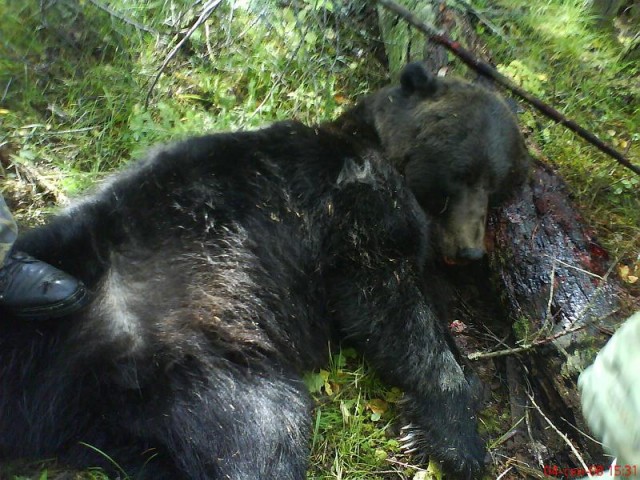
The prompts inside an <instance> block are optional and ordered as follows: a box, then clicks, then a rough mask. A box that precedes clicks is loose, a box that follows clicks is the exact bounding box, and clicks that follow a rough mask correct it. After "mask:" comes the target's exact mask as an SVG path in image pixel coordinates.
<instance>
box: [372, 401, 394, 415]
mask: <svg viewBox="0 0 640 480" xmlns="http://www.w3.org/2000/svg"><path fill="white" fill-rule="evenodd" d="M367 408H368V409H369V410H371V411H372V412H373V413H378V414H380V415H382V414H383V413H384V412H386V411H387V410H388V409H389V404H388V403H387V402H385V401H384V400H382V399H381V398H373V399H371V400H369V402H367Z"/></svg>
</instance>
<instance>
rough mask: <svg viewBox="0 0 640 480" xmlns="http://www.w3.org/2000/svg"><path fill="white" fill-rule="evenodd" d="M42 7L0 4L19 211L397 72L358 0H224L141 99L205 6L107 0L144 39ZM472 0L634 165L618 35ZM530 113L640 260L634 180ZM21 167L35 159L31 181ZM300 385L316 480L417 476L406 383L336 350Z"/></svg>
mask: <svg viewBox="0 0 640 480" xmlns="http://www.w3.org/2000/svg"><path fill="white" fill-rule="evenodd" d="M38 3H39V2H24V1H22V0H2V1H0V16H2V18H3V23H2V25H0V99H2V101H1V102H0V159H2V160H3V165H4V167H5V168H4V169H3V172H2V173H4V175H5V180H4V182H2V183H1V184H0V185H1V188H2V189H3V190H4V191H5V193H6V194H7V197H8V198H9V199H10V200H11V201H12V204H13V207H14V211H15V213H16V214H17V216H18V218H19V219H20V220H21V221H22V222H23V223H26V224H33V223H38V222H41V221H42V219H43V218H44V216H45V214H47V213H48V212H49V211H51V210H52V208H53V207H54V201H55V200H57V201H58V202H64V200H65V199H66V198H68V197H71V196H73V195H76V194H79V193H81V192H83V191H84V190H86V189H87V188H88V187H90V186H91V185H93V184H94V183H95V182H96V181H98V180H100V179H101V178H103V177H104V176H105V175H106V174H108V173H109V172H112V171H114V170H116V169H118V168H119V167H121V166H122V165H123V164H125V163H127V162H129V161H130V160H131V159H132V158H135V157H136V156H138V155H139V154H140V153H141V152H142V151H144V150H146V149H147V147H148V146H150V145H152V144H154V143H156V142H163V141H169V140H173V139H177V138H180V137H184V136H187V135H193V134H198V133H203V132H207V131H220V130H231V129H238V128H253V127H256V126H259V125H264V124H266V123H269V122H271V121H274V120H277V119H282V118H296V119H299V120H302V121H305V122H308V123H314V122H318V121H321V120H326V119H331V118H334V117H335V116H337V115H339V114H340V112H341V111H342V110H343V109H344V108H345V106H347V105H348V104H349V102H351V101H352V100H353V99H355V98H357V97H358V96H360V95H361V94H363V93H366V92H368V91H370V90H372V89H374V88H377V87H379V86H380V85H382V84H384V83H385V82H386V81H387V79H386V72H385V71H384V68H383V67H382V66H381V65H380V63H379V62H378V61H377V60H376V58H375V55H374V51H373V50H374V46H376V45H378V43H377V42H378V40H377V39H376V38H373V37H372V36H371V35H372V34H371V33H369V32H370V31H371V30H369V29H368V27H369V26H368V25H366V24H365V23H363V22H364V19H362V18H361V17H360V16H359V15H358V12H359V10H358V8H357V7H356V6H351V7H345V6H342V3H341V2H337V1H335V2H332V1H330V0H307V1H301V2H299V3H297V4H295V3H292V4H291V6H290V7H285V8H283V7H282V6H281V5H278V6H275V3H273V2H269V1H262V2H253V3H252V2H241V3H236V7H235V8H233V9H232V8H230V6H229V5H230V4H229V3H227V2H223V4H222V5H221V6H220V7H219V8H218V9H217V10H216V11H215V12H214V13H213V15H212V16H211V18H210V19H209V20H208V21H207V24H206V25H205V26H206V28H201V29H199V30H198V31H197V32H196V34H194V35H193V36H192V37H191V39H190V40H189V41H188V42H187V43H186V44H185V46H184V48H183V49H181V50H180V51H179V52H178V54H177V55H176V56H175V58H174V59H173V60H172V61H171V62H170V63H169V65H168V66H167V68H166V69H165V70H164V72H163V74H162V75H161V76H160V78H159V81H158V84H157V85H156V87H155V89H154V90H153V92H152V94H151V96H150V101H149V105H148V106H145V100H146V97H147V94H148V91H149V86H150V83H151V81H152V80H153V78H154V77H155V75H156V74H157V72H158V68H159V67H160V65H161V64H162V61H163V60H164V58H165V56H166V55H167V54H168V53H169V51H170V50H171V49H172V48H173V47H174V46H175V44H176V42H177V41H178V40H179V39H180V38H181V36H180V34H179V32H180V31H182V30H183V28H184V27H185V26H189V25H191V24H192V23H193V22H194V21H195V19H196V18H197V16H198V15H199V10H198V8H199V6H198V5H197V4H196V6H195V7H194V6H193V5H194V2H193V1H192V0H180V1H178V0H174V1H172V0H148V1H145V2H130V1H125V0H114V1H112V2H110V3H109V6H110V7H111V8H112V9H114V10H115V11H117V12H118V13H119V14H120V15H122V16H125V17H127V18H128V19H131V20H134V21H135V22H138V23H140V24H143V25H144V26H145V27H148V28H149V29H152V30H154V31H156V32H159V33H158V34H150V33H147V32H144V31H142V30H140V29H139V28H136V27H133V26H131V25H129V24H127V23H126V22H123V21H122V20H120V19H118V18H115V17H113V16H111V15H109V14H107V13H106V12H104V11H103V10H100V9H98V8H96V7H95V6H94V5H93V4H92V3H91V2H79V3H78V2H76V1H74V0H57V1H52V2H47V3H46V5H48V7H47V8H46V10H44V11H40V9H39V6H38ZM474 5H475V6H476V8H477V9H478V10H480V11H481V12H482V14H483V17H484V18H486V19H489V20H490V21H491V24H492V26H495V27H497V29H498V30H499V31H500V32H501V33H500V34H496V33H495V32H494V31H493V30H492V29H490V28H488V27H485V26H484V25H483V24H482V23H480V24H479V25H478V29H479V31H480V32H481V34H482V36H483V38H484V39H485V40H486V41H487V42H488V45H489V48H490V49H491V51H492V52H494V54H495V59H496V60H497V61H498V63H500V68H501V70H502V71H504V72H505V73H507V74H509V75H512V76H513V77H514V78H515V79H516V80H517V81H519V82H521V83H522V84H523V85H524V86H525V87H526V88H528V89H529V90H531V91H532V92H533V93H535V94H536V95H539V96H541V97H542V98H543V99H545V100H546V101H547V102H549V103H550V104H552V105H554V106H555V107H556V108H558V109H560V110H561V111H563V112H564V113H565V114H567V115H568V116H570V117H573V118H575V119H576V120H577V121H578V122H579V123H581V124H583V125H584V126H586V127H587V128H589V129H591V130H593V131H594V132H595V133H597V134H598V135H599V136H601V138H603V139H604V140H607V141H609V142H611V143H612V144H613V145H614V146H615V147H616V148H618V149H620V150H622V151H626V155H627V156H628V158H630V159H631V160H632V161H634V162H635V163H636V164H638V163H640V146H639V145H640V118H639V115H640V113H639V107H640V91H639V90H640V82H639V81H638V78H639V77H638V76H639V74H640V72H639V70H638V69H639V67H638V62H637V60H635V61H634V60H632V59H631V58H627V57H625V54H626V51H627V50H628V49H627V48H626V44H625V43H624V39H623V41H622V42H621V41H618V40H617V39H616V38H613V37H612V36H611V34H610V33H607V32H602V31H598V30H596V29H594V28H593V27H592V22H591V21H590V18H589V15H588V14H587V13H585V11H584V7H583V1H582V0H569V1H561V0H553V1H550V0H547V1H545V2H542V3H541V2H531V1H525V0H497V1H491V2H489V1H484V0H475V1H474ZM521 121H522V123H523V124H524V126H525V128H526V129H527V130H528V131H529V132H530V135H531V137H532V138H533V139H534V140H535V142H536V143H537V144H538V145H540V147H541V149H542V154H543V155H544V156H545V157H546V158H547V159H548V161H550V162H551V163H552V164H553V165H555V166H556V167H557V168H558V170H559V171H560V173H561V174H562V176H563V177H564V178H565V179H566V180H567V182H568V183H569V186H570V188H571V191H572V193H573V195H574V197H575V201H576V202H577V204H578V205H579V207H580V208H581V209H582V211H583V212H584V213H585V216H586V218H587V221H588V222H589V223H590V224H591V225H593V226H594V228H595V229H596V231H597V233H598V234H599V236H600V238H601V240H602V241H603V243H604V244H605V246H606V247H607V248H608V249H609V250H610V251H611V252H612V255H613V256H614V257H620V258H621V264H622V265H624V266H627V267H628V268H629V271H630V272H631V273H632V274H633V273H634V272H635V273H640V256H639V254H640V238H639V234H640V204H639V198H640V186H639V184H638V177H637V176H635V175H634V174H632V173H631V172H629V171H626V170H625V169H623V168H621V167H620V166H618V165H617V164H616V163H615V162H614V161H613V160H611V159H610V158H608V157H606V156H604V155H603V154H600V153H599V152H598V151H597V150H596V149H595V148H594V147H591V146H589V145H588V144H586V143H585V142H584V141H582V140H580V139H578V138H577V137H575V136H574V135H573V134H572V133H570V132H568V131H567V130H565V129H564V128H563V127H561V126H558V125H554V124H553V123H552V122H550V121H549V120H547V119H545V118H544V117H542V116H540V115H538V114H536V113H533V112H532V111H530V110H527V112H526V113H525V114H523V116H522V117H521ZM11 164H15V165H18V167H17V168H13V167H11V166H10V165H11ZM23 166H26V167H29V168H31V169H33V170H35V171H36V172H37V178H36V179H35V181H34V179H33V178H30V177H28V176H26V173H25V172H28V171H29V170H28V169H27V170H25V168H26V167H25V168H23ZM632 276H633V275H632ZM627 278H628V277H627ZM629 287H630V289H631V291H632V292H635V291H637V290H633V288H637V287H636V286H634V285H631V284H629ZM307 381H308V383H309V386H310V389H311V391H312V395H313V396H314V398H316V400H317V403H318V408H317V409H316V411H315V416H314V432H313V454H312V458H311V468H310V472H309V478H310V479H329V478H331V479H335V478H339V479H380V478H413V477H414V476H416V475H418V476H417V477H416V478H420V476H421V475H422V476H423V478H424V473H422V472H421V473H417V472H418V470H416V468H413V467H411V466H410V462H411V460H410V458H408V457H406V456H403V455H402V454H401V453H400V452H399V447H398V444H397V440H395V438H396V437H395V436H394V435H393V434H392V433H391V432H390V427H389V425H390V424H391V423H392V421H393V419H394V415H395V405H396V402H397V400H398V395H399V392H398V391H396V390H393V389H389V388H387V387H385V386H383V385H381V384H380V382H379V381H378V380H377V379H376V378H375V376H373V375H372V374H371V372H370V370H369V369H368V368H367V367H366V366H365V365H364V364H363V363H362V361H361V359H360V358H359V357H357V356H354V355H353V352H351V351H349V350H347V351H343V352H342V353H340V354H336V355H334V357H333V358H332V362H331V364H330V366H329V367H328V368H327V370H326V371H321V372H312V373H310V374H309V375H308V378H307ZM503 400H504V399H502V400H500V399H496V402H493V403H494V406H493V407H492V408H493V409H492V410H490V411H488V412H489V413H486V412H485V415H483V418H484V426H483V428H484V429H486V430H487V431H488V433H489V434H490V436H492V437H493V438H494V440H496V439H498V438H499V437H500V435H501V433H504V431H499V430H500V429H501V428H503V427H504V424H505V423H506V422H508V419H507V418H502V416H504V411H503V410H502V416H501V413H500V412H501V410H500V409H499V408H497V409H496V407H495V405H496V404H498V403H500V402H501V401H503ZM107 453H108V452H107ZM21 468H22V469H18V470H14V472H13V473H12V474H11V475H14V474H15V476H13V477H10V478H14V479H20V480H22V479H25V480H26V479H27V478H29V479H43V480H44V479H49V480H51V479H61V478H78V479H85V480H88V479H91V480H104V479H105V478H106V477H104V476H103V475H102V474H101V473H100V472H92V471H89V472H83V473H79V474H77V476H73V477H69V476H66V477H65V475H72V474H67V473H65V472H64V471H61V470H60V467H59V466H56V465H55V463H52V462H44V463H40V464H36V465H22V466H21ZM24 472H31V473H29V474H28V476H27V474H25V473H24ZM34 472H35V473H34ZM1 473H2V472H0V478H4V477H3V476H2V475H1ZM20 475H22V476H20ZM74 475H75V474H74Z"/></svg>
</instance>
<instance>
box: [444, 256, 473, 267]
mask: <svg viewBox="0 0 640 480" xmlns="http://www.w3.org/2000/svg"><path fill="white" fill-rule="evenodd" d="M442 261H443V262H444V264H445V265H446V266H448V267H464V266H465V265H469V264H470V263H471V262H472V260H466V259H464V258H454V257H447V256H443V257H442Z"/></svg>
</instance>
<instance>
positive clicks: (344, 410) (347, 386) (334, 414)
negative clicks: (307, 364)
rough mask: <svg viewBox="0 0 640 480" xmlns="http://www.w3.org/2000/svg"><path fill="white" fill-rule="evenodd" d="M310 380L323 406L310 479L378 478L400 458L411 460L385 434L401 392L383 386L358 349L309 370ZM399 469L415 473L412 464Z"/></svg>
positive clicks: (317, 416)
mask: <svg viewBox="0 0 640 480" xmlns="http://www.w3.org/2000/svg"><path fill="white" fill-rule="evenodd" d="M306 381H307V385H308V386H309V389H310V391H311V393H312V394H313V396H314V398H315V399H316V402H317V404H318V405H320V406H321V407H319V408H317V409H316V411H315V415H314V419H315V421H314V432H313V453H312V459H311V460H312V462H311V468H310V471H309V474H308V478H309V479H326V478H344V479H379V478H381V477H382V475H383V473H384V472H387V473H388V472H390V471H394V470H395V469H396V466H397V465H398V459H399V458H402V459H403V460H402V462H400V463H405V462H406V463H407V464H408V463H409V461H410V460H409V459H407V458H405V457H404V456H403V455H402V454H401V452H400V445H399V443H398V441H397V440H396V438H395V437H394V436H387V433H386V432H387V429H388V428H389V427H390V425H391V424H392V423H393V421H394V420H395V412H396V409H395V405H396V404H397V402H398V401H399V400H400V399H401V398H402V393H401V392H400V391H399V390H398V389H397V388H389V387H386V386H384V385H383V384H382V383H381V382H380V381H379V380H378V379H377V378H376V377H375V375H373V373H372V372H371V370H370V369H369V368H368V367H367V366H366V365H365V364H364V363H363V362H362V359H361V357H360V356H359V355H357V354H356V352H355V351H353V350H351V349H343V350H341V351H339V352H338V353H336V354H334V355H333V356H332V357H331V361H330V366H329V369H328V370H320V371H319V372H314V373H310V374H309V375H307V377H306ZM394 462H396V463H394ZM398 471H400V472H402V473H403V474H405V475H412V474H413V473H414V472H415V470H414V469H412V468H411V467H408V466H402V467H400V468H399V469H398Z"/></svg>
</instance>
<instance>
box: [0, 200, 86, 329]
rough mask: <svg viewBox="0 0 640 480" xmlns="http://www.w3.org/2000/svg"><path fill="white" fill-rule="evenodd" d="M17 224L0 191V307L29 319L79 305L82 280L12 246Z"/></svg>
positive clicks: (43, 317)
mask: <svg viewBox="0 0 640 480" xmlns="http://www.w3.org/2000/svg"><path fill="white" fill-rule="evenodd" d="M17 236H18V227H17V226H16V222H15V220H14V219H13V215H11V212H10V211H9V208H8V207H7V204H6V203H5V201H4V198H3V197H2V195H0V309H2V310H4V311H6V312H8V313H9V314H11V315H13V316H15V317H19V318H28V319H32V320H46V319H48V318H55V317H61V316H63V315H67V314H69V313H72V312H74V311H75V310H77V309H79V308H80V307H82V306H83V305H84V303H85V300H86V290H85V288H84V286H83V285H82V283H81V282H79V281H78V280H76V279H75V278H73V277H72V276H70V275H68V274H66V273H65V272H62V271H61V270H58V269H57V268H55V267H53V266H51V265H49V264H48V263H44V262H41V261H40V260H37V259H35V258H33V257H31V256H29V255H27V254H25V253H22V252H17V251H15V250H14V249H13V244H14V242H15V241H16V238H17Z"/></svg>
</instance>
